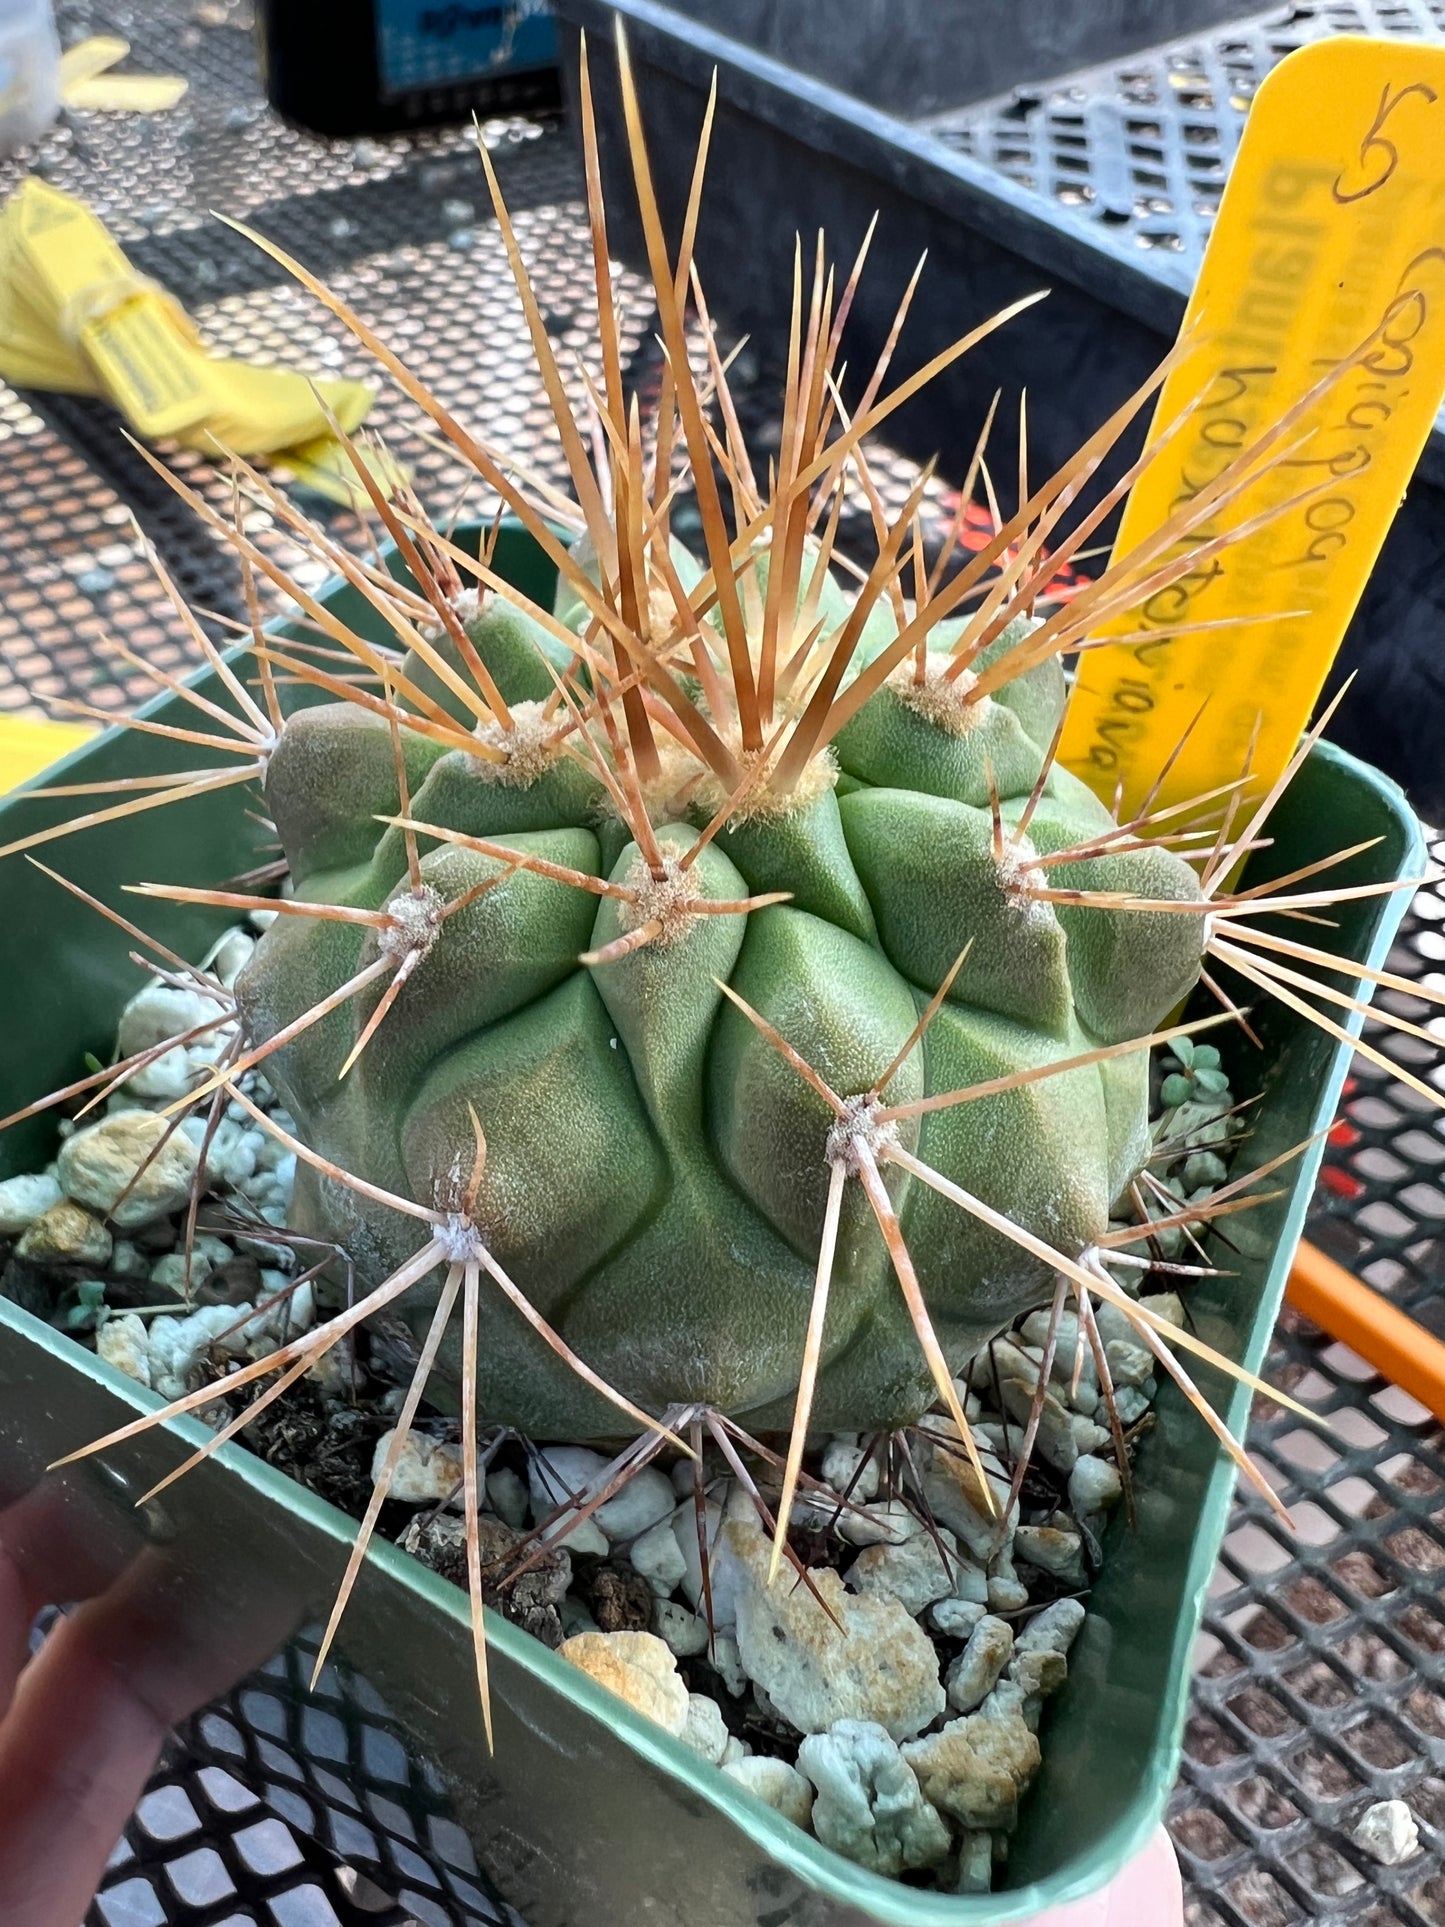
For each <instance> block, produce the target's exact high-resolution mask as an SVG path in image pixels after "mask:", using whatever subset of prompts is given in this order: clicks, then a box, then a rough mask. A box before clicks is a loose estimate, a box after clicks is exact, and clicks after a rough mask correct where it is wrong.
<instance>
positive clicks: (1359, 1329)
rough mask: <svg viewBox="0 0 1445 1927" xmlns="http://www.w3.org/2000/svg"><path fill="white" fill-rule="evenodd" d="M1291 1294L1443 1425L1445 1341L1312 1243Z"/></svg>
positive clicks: (1298, 1264) (1302, 1251)
mask: <svg viewBox="0 0 1445 1927" xmlns="http://www.w3.org/2000/svg"><path fill="white" fill-rule="evenodd" d="M1288 1297H1289V1302H1290V1303H1291V1304H1292V1305H1293V1306H1294V1308H1295V1310H1296V1311H1302V1312H1303V1313H1304V1315H1305V1317H1306V1318H1312V1319H1313V1320H1314V1322H1315V1323H1316V1324H1317V1325H1318V1326H1320V1328H1321V1329H1322V1330H1324V1331H1327V1332H1328V1333H1329V1334H1330V1336H1331V1338H1337V1339H1339V1341H1340V1343H1341V1344H1342V1345H1348V1346H1349V1348H1350V1350H1351V1351H1352V1352H1358V1353H1359V1355H1360V1357H1361V1358H1363V1359H1364V1360H1365V1361H1366V1363H1367V1364H1370V1365H1373V1366H1374V1368H1375V1370H1376V1371H1377V1372H1379V1373H1380V1374H1381V1375H1382V1376H1383V1377H1385V1378H1387V1379H1389V1380H1390V1382H1391V1384H1393V1385H1398V1386H1400V1387H1401V1388H1402V1389H1403V1390H1404V1391H1407V1392H1408V1393H1409V1394H1410V1396H1411V1397H1412V1398H1417V1399H1419V1401H1420V1403H1421V1404H1422V1405H1424V1406H1427V1407H1428V1408H1429V1410H1430V1411H1432V1412H1433V1413H1434V1414H1435V1416H1436V1418H1437V1419H1439V1420H1440V1421H1441V1423H1442V1424H1445V1343H1442V1342H1441V1340H1440V1339H1438V1338H1436V1337H1435V1335H1434V1334H1433V1333H1432V1332H1428V1331H1426V1329H1425V1327H1424V1326H1423V1325H1421V1324H1418V1323H1417V1322H1416V1320H1415V1319H1413V1318H1410V1317H1408V1316H1407V1315H1406V1314H1405V1313H1404V1312H1403V1311H1400V1310H1398V1309H1397V1308H1396V1307H1395V1306H1394V1305H1392V1304H1391V1303H1390V1302H1389V1300H1388V1299H1386V1298H1383V1297H1381V1295H1380V1293H1379V1292H1377V1291H1375V1290H1374V1289H1373V1288H1372V1287H1371V1286H1370V1285H1367V1284H1365V1283H1363V1282H1362V1281H1361V1280H1360V1279H1359V1278H1356V1277H1355V1275H1354V1273H1353V1272H1349V1271H1346V1270H1345V1267H1344V1266H1343V1265H1339V1264H1336V1263H1335V1261H1334V1259H1333V1258H1327V1257H1326V1256H1325V1254H1324V1252H1323V1251H1321V1250H1320V1249H1319V1247H1318V1246H1317V1245H1312V1244H1310V1243H1308V1242H1306V1243H1303V1244H1301V1246H1300V1248H1299V1251H1298V1253H1297V1254H1296V1256H1295V1261H1294V1270H1293V1271H1292V1272H1291V1273H1290V1280H1289V1292H1288Z"/></svg>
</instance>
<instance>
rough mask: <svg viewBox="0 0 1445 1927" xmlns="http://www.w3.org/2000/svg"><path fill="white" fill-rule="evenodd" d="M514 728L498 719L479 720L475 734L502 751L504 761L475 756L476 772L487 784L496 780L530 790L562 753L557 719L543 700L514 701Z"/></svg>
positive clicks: (506, 784)
mask: <svg viewBox="0 0 1445 1927" xmlns="http://www.w3.org/2000/svg"><path fill="white" fill-rule="evenodd" d="M511 707H512V727H511V728H510V729H508V728H507V727H506V725H505V724H504V723H502V722H501V721H499V720H498V719H496V718H493V720H492V721H491V722H489V723H478V724H477V726H476V728H475V729H474V730H473V731H472V734H473V735H474V736H475V737H476V739H477V741H478V742H479V743H485V744H486V746H487V748H488V749H498V750H500V751H501V752H502V755H503V757H504V759H505V760H504V761H502V762H500V763H495V762H493V761H492V759H491V758H490V757H489V756H473V757H472V758H471V766H472V772H473V774H474V775H476V776H479V777H480V778H481V779H482V781H483V782H484V783H496V784H498V785H499V786H500V787H501V788H502V789H505V790H525V789H530V788H531V786H532V785H533V783H535V782H536V780H537V778H538V777H539V776H542V775H544V774H545V773H546V772H547V771H548V770H549V769H551V767H552V765H553V764H554V763H555V762H556V761H557V759H558V757H559V756H560V755H561V754H562V745H561V743H560V741H558V740H557V728H558V725H557V719H556V717H555V716H548V715H547V714H546V712H545V709H544V706H543V705H542V704H541V703H513V704H512V706H511Z"/></svg>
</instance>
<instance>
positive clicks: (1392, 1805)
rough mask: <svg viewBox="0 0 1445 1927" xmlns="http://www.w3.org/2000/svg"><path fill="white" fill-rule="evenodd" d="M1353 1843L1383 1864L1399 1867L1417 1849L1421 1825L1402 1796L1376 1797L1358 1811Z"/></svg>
mask: <svg viewBox="0 0 1445 1927" xmlns="http://www.w3.org/2000/svg"><path fill="white" fill-rule="evenodd" d="M1354 1839H1355V1845H1356V1846H1358V1847H1363V1848H1364V1850H1365V1852H1366V1853H1368V1854H1371V1855H1373V1857H1374V1858H1375V1859H1376V1860H1378V1861H1379V1862H1380V1864H1381V1865H1382V1866H1385V1867H1398V1866H1400V1865H1401V1864H1402V1862H1404V1861H1406V1860H1413V1859H1414V1857H1415V1855H1416V1854H1417V1853H1418V1852H1419V1851H1420V1829H1419V1827H1417V1826H1416V1824H1415V1816H1414V1814H1413V1813H1411V1811H1410V1809H1409V1808H1408V1807H1407V1806H1406V1805H1405V1802H1404V1801H1403V1800H1377V1801H1376V1802H1375V1804H1374V1806H1372V1807H1367V1808H1366V1809H1365V1811H1364V1813H1363V1814H1362V1815H1361V1817H1360V1819H1359V1822H1358V1824H1357V1825H1356V1827H1355V1833H1354Z"/></svg>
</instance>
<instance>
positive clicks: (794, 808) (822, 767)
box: [697, 742, 838, 823]
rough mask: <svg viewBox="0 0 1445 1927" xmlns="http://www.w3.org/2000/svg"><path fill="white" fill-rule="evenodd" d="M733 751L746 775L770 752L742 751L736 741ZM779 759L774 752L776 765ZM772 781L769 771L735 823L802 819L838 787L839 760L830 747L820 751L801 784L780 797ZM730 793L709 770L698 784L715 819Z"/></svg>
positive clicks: (750, 792) (749, 794) (702, 803)
mask: <svg viewBox="0 0 1445 1927" xmlns="http://www.w3.org/2000/svg"><path fill="white" fill-rule="evenodd" d="M731 748H732V751H733V754H734V755H735V756H736V757H737V759H738V762H739V763H740V764H741V766H742V769H743V774H744V775H745V776H746V775H749V774H751V772H752V771H753V770H754V769H755V768H756V767H757V764H758V763H759V761H760V760H761V758H762V757H763V756H764V755H766V753H767V752H766V751H765V750H761V749H755V750H745V749H739V748H738V746H737V744H736V743H735V742H734V743H733V744H732V745H731ZM777 760H778V754H777V752H776V751H774V753H773V757H772V762H773V764H774V765H776V763H777ZM771 781H772V779H771V774H770V773H769V772H765V773H764V774H763V775H762V776H760V777H759V778H758V780H757V782H756V783H754V784H753V785H752V787H751V788H750V789H749V790H748V792H747V794H746V795H745V796H744V797H743V798H742V800H741V801H740V802H739V803H738V806H737V808H736V809H735V810H734V811H733V812H732V815H731V817H730V819H729V820H730V821H731V822H733V823H746V822H748V821H750V820H752V819H756V820H758V821H761V822H769V821H774V822H775V821H777V820H778V819H779V818H780V817H784V816H800V815H801V814H802V812H803V811H804V810H806V809H810V808H811V807H812V805H813V804H814V803H816V802H817V800H818V798H819V797H820V796H825V795H826V794H827V793H828V791H829V790H830V789H833V788H834V787H835V785H836V784H837V781H838V759H837V757H836V756H835V755H834V754H833V750H832V747H831V745H829V746H828V747H825V748H823V749H821V750H819V752H818V754H817V755H816V756H813V757H810V758H809V760H808V761H807V762H806V763H805V764H804V766H803V769H802V771H801V773H800V775H799V777H798V780H797V782H796V783H794V785H793V787H792V788H791V789H790V790H787V791H785V792H783V793H782V794H779V792H778V791H776V790H774V789H773V788H772V787H771ZM729 794H730V792H729V791H728V790H726V789H724V787H723V785H722V783H721V782H720V781H719V779H718V778H717V777H716V776H714V775H713V773H712V772H711V770H709V771H708V773H707V775H706V776H705V777H704V778H703V780H702V782H701V783H700V784H699V785H698V790H697V800H698V803H699V804H700V806H701V807H702V808H703V809H704V810H706V811H707V813H708V815H709V816H710V817H711V816H715V815H716V814H717V812H718V811H719V810H720V809H721V808H722V806H723V804H724V803H725V802H726V801H727V799H728V796H729Z"/></svg>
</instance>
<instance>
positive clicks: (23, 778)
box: [0, 716, 96, 796]
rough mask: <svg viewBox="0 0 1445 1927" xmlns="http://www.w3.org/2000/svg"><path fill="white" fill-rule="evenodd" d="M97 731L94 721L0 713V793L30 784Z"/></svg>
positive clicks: (1, 794) (0, 794) (87, 740)
mask: <svg viewBox="0 0 1445 1927" xmlns="http://www.w3.org/2000/svg"><path fill="white" fill-rule="evenodd" d="M95 733H96V728H95V724H94V723H55V722H50V721H48V720H47V719H46V718H44V717H40V716H0V796H3V795H4V794H5V793H6V791H7V790H12V789H14V788H15V787H16V786H17V785H18V784H20V783H28V782H29V781H30V779H31V777H32V776H38V775H39V774H40V772H41V770H43V769H48V768H49V767H50V765H51V764H52V763H54V762H58V761H59V759H60V758H61V757H62V756H65V755H68V754H69V752H70V751H71V750H73V749H79V748H80V746H81V744H82V743H87V742H89V741H90V739H91V737H92V736H94V735H95Z"/></svg>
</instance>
